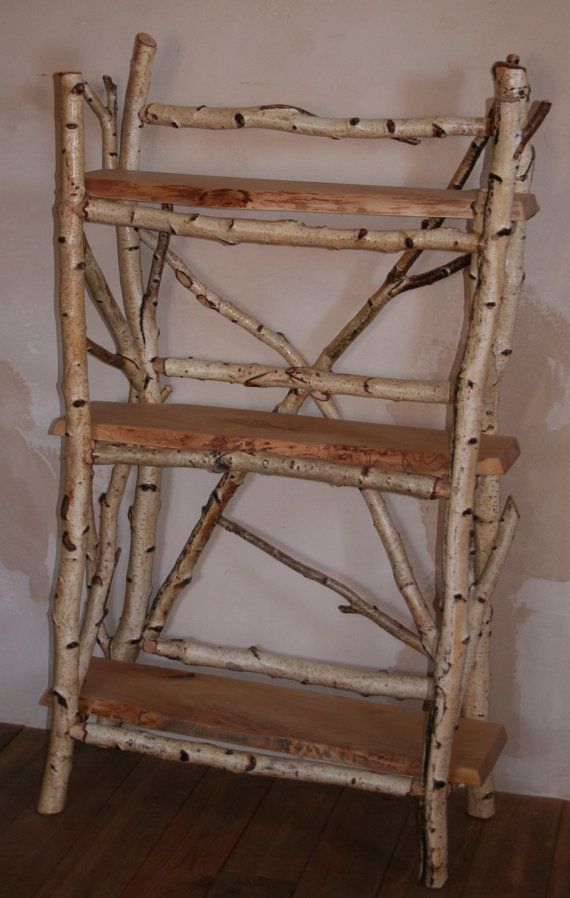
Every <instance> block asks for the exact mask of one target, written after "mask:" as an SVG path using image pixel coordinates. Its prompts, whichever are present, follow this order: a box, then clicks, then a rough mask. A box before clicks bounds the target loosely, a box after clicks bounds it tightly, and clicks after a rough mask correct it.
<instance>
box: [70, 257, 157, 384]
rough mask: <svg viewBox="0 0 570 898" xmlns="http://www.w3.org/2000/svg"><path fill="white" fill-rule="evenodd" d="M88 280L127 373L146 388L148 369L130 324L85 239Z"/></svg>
mask: <svg viewBox="0 0 570 898" xmlns="http://www.w3.org/2000/svg"><path fill="white" fill-rule="evenodd" d="M85 283H86V286H87V292H88V294H89V296H90V297H91V300H92V301H93V304H94V306H95V308H96V309H97V311H98V312H99V314H100V315H101V317H102V319H103V321H104V322H105V324H106V325H107V328H108V330H109V332H110V334H111V336H112V338H113V341H114V343H115V346H116V347H117V350H118V352H119V356H120V357H121V359H122V365H121V367H122V368H123V371H124V373H125V374H126V376H127V377H128V379H129V381H130V382H131V383H132V384H133V386H134V387H135V388H136V390H137V391H138V392H142V388H143V384H144V373H143V371H142V369H141V364H140V358H139V355H138V353H137V350H136V348H135V346H134V343H133V339H132V336H131V332H130V329H129V326H128V324H127V322H126V320H125V316H124V315H123V313H122V311H121V309H120V308H119V305H118V303H117V301H116V300H115V297H114V296H113V294H112V292H111V289H110V287H109V285H108V284H107V281H106V279H105V276H104V274H103V272H102V271H101V268H100V267H99V264H98V262H97V260H96V259H95V256H94V255H93V252H92V250H91V247H90V246H89V243H88V242H87V241H86V242H85ZM94 354H95V353H94ZM99 357H101V356H99Z"/></svg>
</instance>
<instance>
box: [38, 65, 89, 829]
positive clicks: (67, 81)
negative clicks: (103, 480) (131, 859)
mask: <svg viewBox="0 0 570 898" xmlns="http://www.w3.org/2000/svg"><path fill="white" fill-rule="evenodd" d="M55 80H56V109H57V118H58V131H59V154H60V157H59V162H60V168H59V178H58V190H57V215H58V250H59V307H60V317H61V326H62V349H63V395H64V399H65V409H66V427H65V442H64V453H65V485H64V495H63V500H62V503H61V517H62V519H63V528H62V529H63V533H62V538H61V546H60V553H61V554H60V561H59V574H58V578H57V587H56V593H55V596H54V600H53V610H52V618H53V626H54V629H53V632H54V674H53V689H52V696H53V704H52V715H53V716H52V723H51V735H50V742H49V748H48V753H47V759H46V764H45V768H44V774H43V781H42V788H41V793H40V798H39V804H38V810H39V811H40V813H42V814H56V813H58V812H59V811H61V810H63V807H64V804H65V797H66V792H67V783H68V780H69V774H70V773H71V765H72V758H73V739H71V738H70V736H69V730H70V728H71V727H72V726H73V725H74V724H75V723H77V706H78V698H79V615H80V604H81V594H82V588H83V575H84V571H85V564H86V560H85V550H86V544H87V535H88V527H89V520H90V512H91V502H92V495H91V465H90V457H91V431H90V420H89V390H88V379H87V348H86V339H85V305H84V269H85V259H84V244H83V221H82V219H81V218H80V217H79V216H78V215H76V214H75V212H74V211H73V208H72V207H73V206H77V205H80V204H81V202H82V200H83V196H84V193H85V187H84V180H83V173H84V168H85V165H84V148H83V78H82V76H81V73H80V72H63V73H60V74H58V75H56V79H55Z"/></svg>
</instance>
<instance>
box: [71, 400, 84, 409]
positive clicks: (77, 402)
mask: <svg viewBox="0 0 570 898" xmlns="http://www.w3.org/2000/svg"><path fill="white" fill-rule="evenodd" d="M86 404H87V403H86V402H85V399H76V400H75V401H74V402H73V408H83V406H84V405H86Z"/></svg>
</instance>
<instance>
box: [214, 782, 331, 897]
mask: <svg viewBox="0 0 570 898" xmlns="http://www.w3.org/2000/svg"><path fill="white" fill-rule="evenodd" d="M340 796H341V790H340V789H336V788H333V787H330V786H329V787H323V786H320V785H316V784H314V783H298V782H286V781H283V780H281V781H279V780H276V781H275V782H273V783H272V785H271V787H270V789H269V790H268V792H267V794H266V796H265V798H264V799H263V801H262V803H261V805H260V806H259V808H258V809H257V811H256V813H255V815H254V816H253V819H252V820H251V823H250V824H249V826H248V827H247V829H246V830H245V832H244V833H243V835H242V837H241V838H240V840H239V842H238V843H237V845H236V847H235V848H234V850H233V851H232V853H231V855H230V857H229V858H228V860H227V862H226V864H225V865H224V868H223V870H222V872H221V873H220V875H219V876H218V878H217V879H216V881H215V883H214V885H213V886H212V888H211V889H210V891H209V892H208V893H207V898H253V896H257V895H259V896H260V898H261V896H262V898H289V896H290V895H291V894H292V893H293V891H294V889H295V884H296V882H297V880H298V879H299V877H300V875H301V873H302V872H303V869H304V867H305V865H306V863H307V861H308V860H309V858H310V856H311V854H312V852H313V849H314V847H315V844H316V842H317V840H318V839H319V836H320V834H321V832H322V830H323V828H324V826H325V825H326V823H327V820H328V819H329V817H330V815H331V813H332V811H333V808H334V806H335V805H336V803H337V802H338V800H339V798H340Z"/></svg>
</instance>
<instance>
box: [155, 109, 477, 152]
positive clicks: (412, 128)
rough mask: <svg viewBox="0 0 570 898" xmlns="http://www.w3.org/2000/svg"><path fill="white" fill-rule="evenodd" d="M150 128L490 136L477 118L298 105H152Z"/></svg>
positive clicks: (407, 137)
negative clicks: (330, 111) (337, 112)
mask: <svg viewBox="0 0 570 898" xmlns="http://www.w3.org/2000/svg"><path fill="white" fill-rule="evenodd" d="M140 118H141V121H143V122H144V123H145V124H147V125H165V126H167V127H171V128H206V129H208V130H211V131H224V130H229V129H231V128H237V129H239V128H266V129H267V130H269V131H286V132H288V133H291V134H305V135H309V136H312V137H331V138H333V139H335V140H338V139H339V138H343V137H348V138H351V137H360V138H369V139H370V138H377V139H378V138H380V139H382V138H384V139H391V140H402V141H411V142H413V143H415V142H416V141H418V140H420V139H421V138H422V137H440V138H441V137H470V136H471V137H484V136H486V135H488V134H489V133H490V128H491V124H490V121H489V119H487V118H482V117H478V116H467V117H460V116H436V117H435V118H416V119H413V118H404V119H392V118H360V117H359V116H352V117H348V118H330V117H326V118H325V117H322V116H318V115H315V114H314V113H313V112H307V110H306V109H299V108H298V107H297V106H287V105H280V104H273V105H271V106H242V107H235V108H233V107H223V106H222V107H215V106H171V105H169V104H166V103H149V104H148V105H147V106H143V108H142V109H141V111H140Z"/></svg>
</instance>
